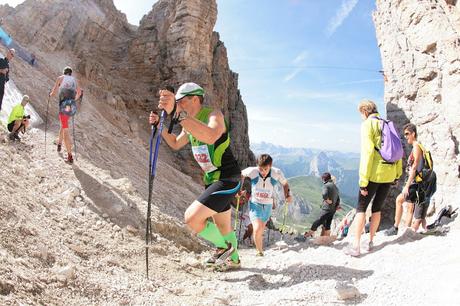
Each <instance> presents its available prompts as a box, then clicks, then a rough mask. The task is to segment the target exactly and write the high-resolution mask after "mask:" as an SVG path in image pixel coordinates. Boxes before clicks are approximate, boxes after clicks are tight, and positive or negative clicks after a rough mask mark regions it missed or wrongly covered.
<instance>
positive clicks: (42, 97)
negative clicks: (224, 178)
mask: <svg viewBox="0 0 460 306" xmlns="http://www.w3.org/2000/svg"><path fill="white" fill-rule="evenodd" d="M412 3H413V2H409V1H397V2H394V1H391V2H390V1H378V5H379V10H378V11H377V13H376V22H377V24H378V20H381V21H382V22H389V23H390V24H389V25H385V26H382V27H381V28H380V27H378V31H379V33H381V32H382V29H383V28H387V27H391V22H396V21H397V20H398V19H397V18H393V17H384V16H391V15H386V14H390V13H392V12H396V14H399V13H401V14H402V12H406V10H407V7H410V4H412ZM417 3H420V7H413V8H412V10H416V11H417V10H419V9H420V10H422V11H421V12H420V15H421V16H422V17H423V16H425V15H426V16H431V14H435V16H434V15H433V16H434V17H433V20H435V17H436V16H437V17H436V18H438V17H439V18H441V17H442V16H449V22H450V23H452V24H455V20H456V19H455V16H456V15H455V14H457V13H456V7H454V6H447V5H445V4H444V2H442V3H439V1H438V2H435V1H417ZM390 4H391V5H390ZM404 4H406V8H404ZM428 4H430V5H431V6H433V7H434V8H432V9H430V10H424V9H426V8H427V7H428V6H427V5H428ZM431 6H430V7H431ZM441 9H442V10H444V11H445V12H449V13H445V15H442V14H438V15H436V12H441ZM447 10H450V11H447ZM75 12H78V13H75ZM417 12H418V11H417ZM405 14H406V13H405ZM402 15H404V14H402ZM0 16H2V17H3V26H4V27H5V29H7V30H8V31H9V32H10V33H11V34H12V36H13V37H14V38H15V39H16V40H17V41H18V43H19V44H20V45H22V46H25V47H27V48H28V50H29V51H31V52H33V53H34V54H36V57H37V66H35V67H31V66H30V65H29V64H27V63H25V62H23V61H21V60H20V59H18V58H15V59H14V61H13V63H12V73H11V78H12V80H13V81H15V82H16V85H14V84H13V81H12V82H10V83H9V84H8V85H7V95H8V97H7V99H10V100H11V101H13V100H14V102H15V103H17V102H19V99H20V97H21V95H22V94H28V95H30V96H31V97H32V105H33V106H34V107H35V109H36V110H37V112H38V114H39V115H40V116H41V117H42V118H45V116H46V109H47V102H48V100H47V93H48V91H49V88H50V87H51V86H52V84H53V81H54V79H55V77H56V76H57V75H58V74H59V72H60V71H61V69H62V68H63V66H65V65H67V64H70V65H71V66H73V67H74V68H75V71H76V74H77V76H78V77H79V78H80V79H81V81H82V85H83V88H84V89H85V96H84V100H83V104H82V107H81V109H80V112H79V113H78V115H77V117H76V132H77V133H76V135H77V140H78V141H77V144H78V148H79V151H78V154H77V160H76V163H75V164H74V165H73V166H69V165H67V164H65V163H64V162H63V157H62V155H60V154H57V152H56V151H55V147H54V146H53V145H52V144H51V143H52V140H53V138H55V137H56V132H57V122H56V120H55V118H56V115H57V110H56V107H55V104H56V102H55V101H54V100H51V101H50V112H49V119H50V121H51V125H50V127H49V128H48V131H47V132H48V138H47V142H46V143H45V142H44V139H45V137H44V136H45V135H44V130H43V125H41V126H38V127H37V128H35V129H33V130H31V131H30V132H29V133H28V134H26V135H25V136H24V137H23V140H22V142H21V143H17V142H16V143H10V142H8V141H6V140H4V139H6V135H7V133H6V131H5V129H4V128H3V127H2V126H0V203H1V205H0V305H261V304H263V305H267V304H268V305H279V304H284V305H311V304H321V305H337V304H338V303H362V304H367V305H376V304H385V305H402V304H443V305H445V304H453V303H455V302H456V301H458V299H459V298H460V296H459V292H460V287H459V285H458V281H457V278H458V275H457V274H458V262H459V255H458V252H452V250H453V249H455V248H456V247H457V246H458V244H459V243H460V228H459V223H458V221H456V222H455V223H451V224H449V225H448V226H450V232H449V233H448V234H447V235H445V236H441V237H436V236H425V235H420V234H416V233H413V232H410V231H407V232H405V231H404V229H401V233H400V235H399V236H397V237H390V238H388V237H384V236H383V235H381V234H379V235H378V236H377V239H376V243H375V250H374V252H371V253H365V254H363V255H362V256H361V258H349V257H347V256H345V255H344V254H343V252H342V248H343V247H344V246H345V245H346V243H348V241H347V240H346V241H336V242H333V243H332V244H331V245H330V247H329V246H322V245H321V244H327V243H325V242H324V241H321V240H313V241H307V242H303V243H297V242H295V241H294V240H293V239H292V238H293V237H290V236H289V235H283V236H284V238H285V240H286V242H277V241H275V240H279V239H280V238H281V236H280V235H279V234H277V235H274V234H272V235H271V241H270V247H269V248H268V250H267V251H266V256H265V257H262V258H260V257H256V256H255V252H254V249H253V248H246V247H245V246H243V247H242V250H241V258H242V264H243V265H242V268H241V269H240V270H238V271H231V272H228V273H216V272H212V271H208V270H205V269H203V267H202V266H201V262H202V261H203V260H204V259H205V258H206V256H207V255H209V248H207V246H206V245H204V244H203V243H202V242H200V240H198V239H197V238H195V237H193V236H191V235H190V234H189V233H188V231H187V230H186V229H185V228H184V227H183V226H182V224H181V220H182V216H183V211H184V209H185V207H187V205H188V204H189V203H190V202H191V201H192V200H193V199H194V198H195V197H196V195H197V194H198V193H199V192H200V190H201V189H202V187H201V185H200V184H198V183H196V182H195V181H193V180H191V179H190V177H189V176H187V175H186V174H184V173H183V172H187V173H190V174H192V175H193V176H195V177H196V176H197V174H198V172H197V171H196V168H193V167H192V166H191V164H189V163H188V162H186V161H185V159H184V158H185V157H186V154H188V153H186V151H182V152H179V153H177V154H176V155H172V154H170V153H171V152H170V151H169V150H168V149H167V148H165V147H163V148H162V152H161V154H160V159H159V164H158V167H159V168H158V174H157V177H156V179H155V188H154V200H153V205H154V206H153V214H152V217H153V219H152V223H153V232H154V243H153V244H152V245H151V246H150V247H149V249H150V266H149V267H150V279H149V280H147V279H146V278H145V255H144V254H145V253H144V252H145V245H144V242H143V238H144V234H145V233H144V232H143V228H144V226H145V211H146V201H145V199H146V192H147V190H146V189H147V188H146V178H145V174H146V173H147V169H146V161H147V148H146V144H147V137H148V131H149V129H148V127H147V126H146V124H145V122H146V114H147V111H148V110H150V109H153V108H154V107H155V104H156V102H155V100H156V97H155V92H156V91H157V90H158V89H159V88H161V87H162V86H164V85H165V84H173V85H178V84H179V83H180V82H182V81H185V80H188V79H190V78H193V79H194V80H195V81H197V82H200V83H202V84H203V86H205V88H206V89H207V90H208V93H209V95H208V97H207V103H211V104H213V103H216V104H213V105H216V106H219V107H222V108H223V110H224V112H225V114H226V116H227V118H228V119H229V122H230V124H231V128H232V132H234V135H236V136H235V138H237V140H238V141H237V143H236V148H235V152H237V156H238V157H239V160H240V163H241V164H242V165H246V164H248V163H249V162H250V161H252V159H253V156H252V154H251V152H250V151H249V150H248V143H247V141H248V139H247V117H246V111H245V107H244V104H243V103H242V101H241V97H240V94H239V92H238V89H237V76H236V75H235V74H234V73H233V72H231V71H230V70H229V69H228V63H227V61H226V57H225V53H226V52H225V47H224V45H223V43H222V42H220V41H219V40H218V35H217V33H213V32H212V28H213V24H214V22H215V19H216V18H217V17H216V16H217V8H216V4H215V1H211V0H201V1H199V0H170V1H165V0H160V1H158V2H157V4H156V5H155V6H154V8H153V9H152V11H151V12H150V13H148V14H147V15H146V17H145V18H144V19H143V20H142V22H141V25H140V27H139V28H135V27H132V26H130V25H129V24H128V23H127V22H126V18H125V17H124V16H123V14H121V13H119V12H118V11H117V10H116V9H115V7H114V5H113V3H112V1H111V0H72V1H68V0H66V1H64V0H53V1H51V0H28V1H26V2H25V3H24V4H22V5H20V6H18V7H17V8H15V9H13V8H10V7H8V6H0ZM379 16H380V17H381V18H382V19H379V18H380V17H379ZM398 16H399V15H398ZM440 16H441V17H440ZM412 17H413V16H412ZM412 17H411V16H408V17H407V18H409V19H410V18H412ZM423 18H424V17H423ZM423 18H421V19H423ZM388 19H392V20H391V22H390V21H388ZM24 20H27V22H24ZM436 20H437V19H436ZM428 24H430V25H433V24H435V25H439V23H438V22H430V23H428ZM392 29H393V30H396V29H395V28H392ZM411 29H412V28H411ZM422 30H423V28H422V29H418V31H422ZM379 35H380V34H379ZM405 35H406V34H404V35H403V38H404V37H405ZM430 35H431V34H430ZM424 36H429V35H424ZM436 39H439V40H442V39H443V36H442V35H438V36H436ZM382 41H383V40H382ZM385 41H388V42H389V40H385ZM385 46H386V44H382V50H387V52H389V54H393V53H392V52H393V51H394V52H396V51H397V50H399V51H398V52H401V54H400V53H396V55H395V58H390V57H386V56H384V67H385V70H386V71H390V70H391V69H390V68H389V66H388V65H393V63H397V58H396V56H400V57H401V58H404V55H403V54H402V51H400V49H397V48H396V47H394V48H390V47H388V48H386V47H385ZM438 46H443V48H444V49H442V50H441V49H436V50H435V52H434V53H435V54H438V53H439V54H438V55H439V56H441V55H440V54H441V53H442V54H443V55H442V56H445V54H444V52H453V51H454V49H455V48H453V47H452V48H451V49H449V46H450V44H447V43H446V44H445V45H444V44H441V43H439V45H438ZM439 48H440V47H439ZM410 49H411V52H415V51H413V50H412V47H411V48H410ZM395 50H396V51H395ZM443 50H444V51H443ZM449 50H450V51H449ZM382 52H383V51H382ZM407 52H408V51H407ZM197 55H199V56H198V58H197ZM438 55H436V56H438ZM446 65H447V64H446ZM152 67H153V69H152ZM404 67H405V66H404ZM427 67H428V66H427ZM430 67H431V66H430ZM450 67H451V66H450V64H449V65H447V66H446V67H444V68H450ZM399 68H401V67H399ZM414 71H418V70H410V71H409V72H408V74H409V75H412V74H413V73H415V72H414ZM442 73H443V75H444V73H447V75H449V73H448V72H446V70H443V72H442ZM395 75H398V76H400V78H403V79H404V81H406V82H407V84H412V83H411V82H413V81H414V79H413V78H412V77H408V76H407V75H406V73H404V72H399V70H397V69H396V70H395ZM439 75H441V74H439ZM447 75H446V76H445V77H446V79H447V80H451V81H452V82H453V78H454V76H455V73H453V74H452V79H451V77H449V76H447ZM391 78H392V75H391V74H390V73H388V79H389V81H388V82H393V83H391V84H392V85H391V86H387V89H386V90H387V92H386V94H387V95H386V99H390V98H391V94H392V93H395V95H396V92H400V93H405V92H406V90H407V89H406V87H405V86H406V85H407V84H402V83H400V82H401V81H392V79H391ZM406 78H407V79H406ZM430 82H431V81H429V80H424V81H423V82H422V81H420V83H417V84H415V85H417V86H422V85H424V84H425V85H426V84H430ZM449 82H450V81H449ZM449 82H448V83H447V84H449ZM433 84H434V83H433ZM443 84H444V82H443ZM415 85H414V86H415ZM16 86H17V88H18V89H19V91H15V88H16ZM427 86H428V85H427ZM414 88H415V87H414ZM416 88H419V87H416ZM420 88H423V87H420ZM450 90H452V92H453V91H454V90H455V89H454V88H450ZM417 92H418V91H417ZM423 92H425V91H422V92H420V93H419V94H420V97H424V95H422V93H423ZM441 92H442V94H443V95H447V96H449V95H450V93H451V91H449V88H444V87H442V90H441ZM418 96H419V95H418V94H417V97H418ZM397 97H398V99H400V96H397ZM403 97H405V96H404V95H403ZM402 99H404V98H402ZM394 100H395V99H394V98H393V100H392V103H389V104H388V105H389V107H396V106H394V104H395V103H396V101H394ZM216 101H218V102H219V103H217V102H216ZM388 101H389V100H388ZM415 101H417V102H415ZM443 101H445V102H443ZM449 101H450V102H449ZM452 101H454V100H446V99H444V98H443V99H442V100H441V104H439V105H437V104H436V107H434V108H433V109H432V111H433V112H434V113H436V114H438V115H437V116H438V117H441V119H442V120H441V119H437V118H438V117H436V116H435V117H436V118H435V119H434V120H433V122H437V123H436V124H437V125H436V126H430V124H431V123H426V128H425V129H424V128H423V127H422V132H421V137H422V140H423V141H424V142H428V140H427V139H432V141H435V140H436V141H437V142H439V143H438V144H437V145H438V146H439V150H435V149H434V147H436V146H434V144H433V146H434V147H433V148H432V151H433V154H434V156H435V158H436V160H437V161H436V165H437V167H439V168H436V169H437V171H438V173H439V174H440V177H442V178H441V184H440V192H439V195H440V197H439V201H442V202H443V203H447V202H448V201H447V197H446V195H447V194H448V192H451V193H452V195H455V193H457V194H458V190H457V188H458V187H456V185H455V184H457V185H458V182H457V183H455V182H453V181H451V180H450V179H455V175H456V174H455V173H453V174H452V172H451V171H450V170H451V169H453V166H452V165H451V164H450V161H449V160H451V161H452V162H453V161H456V162H457V164H458V148H457V149H455V146H454V147H452V146H450V144H451V142H452V140H453V139H457V137H458V136H455V135H457V134H456V133H458V124H457V125H456V123H455V122H457V121H456V120H458V116H457V117H452V118H451V115H452V114H455V112H456V111H457V109H456V108H455V107H453V108H452V105H451V104H449V103H454V102H452ZM398 103H399V102H398ZM410 103H413V104H414V105H415V104H416V103H419V102H418V100H414V102H410ZM443 103H446V104H443ZM431 104H432V103H431V102H429V103H428V102H426V101H424V100H420V103H419V104H417V106H418V107H420V108H421V109H422V110H423V109H425V107H427V108H430V107H431V106H430V105H431ZM392 105H393V106H392ZM407 105H408V104H406V103H403V102H401V103H400V104H398V105H397V107H400V108H401V109H404V110H405V111H406V113H407V114H413V115H411V116H413V119H412V117H411V120H422V119H421V117H420V118H418V117H417V116H418V112H417V113H415V108H410V107H408V106H407ZM420 105H422V106H420ZM454 106H455V105H454ZM413 107H414V106H413ZM430 109H431V108H430ZM389 114H390V116H393V118H396V119H398V117H397V116H396V115H398V114H401V112H400V111H399V112H398V111H397V110H396V108H395V111H394V112H389ZM416 115H417V116H416ZM420 116H421V115H420ZM417 118H418V119H417ZM37 123H39V121H38V122H37ZM398 123H400V124H402V123H403V121H398ZM420 123H422V122H421V121H420V122H419V121H417V124H420ZM422 126H423V125H422ZM449 128H451V132H452V133H451V134H443V132H446V131H448V130H449ZM423 129H424V130H423ZM429 133H432V134H429ZM426 135H433V136H432V137H433V138H426V139H425V138H423V137H426ZM446 135H447V136H448V135H454V136H455V137H454V138H452V137H447V136H446ZM454 143H455V142H454ZM45 148H46V154H45ZM436 148H437V147H436ZM456 150H457V151H456ZM443 152H444V153H445V154H446V155H443V154H444V153H443ZM452 152H453V153H452ZM456 152H457V153H456ZM438 154H440V155H439V156H438ZM452 154H453V155H452ZM452 156H454V157H455V158H457V159H453V158H452ZM177 162H178V164H176V163H177ZM454 170H455V169H454ZM443 171H444V172H443ZM455 198H457V196H456V197H455ZM437 200H438V198H437ZM452 204H454V205H455V204H456V203H452ZM430 221H432V218H431V219H430V220H429V222H430ZM446 230H447V228H446ZM326 242H327V241H326ZM441 254H442V255H441ZM414 258H416V259H417V260H414ZM433 279H435V281H434V280H433ZM408 288H409V289H408Z"/></svg>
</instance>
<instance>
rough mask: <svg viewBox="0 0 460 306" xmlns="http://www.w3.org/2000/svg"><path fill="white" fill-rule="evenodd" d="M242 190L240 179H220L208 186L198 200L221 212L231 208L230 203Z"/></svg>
mask: <svg viewBox="0 0 460 306" xmlns="http://www.w3.org/2000/svg"><path fill="white" fill-rule="evenodd" d="M239 190H240V181H239V180H238V181H235V180H225V179H223V180H220V181H217V182H215V183H212V184H211V185H208V186H206V190H205V191H204V192H203V193H202V194H201V195H200V196H199V197H198V199H197V201H198V202H200V203H201V204H203V205H204V206H206V207H208V208H210V209H212V210H214V211H215V212H218V213H221V212H224V211H227V210H229V209H230V203H231V202H232V199H233V198H234V197H235V195H236V194H237V193H238V191H239Z"/></svg>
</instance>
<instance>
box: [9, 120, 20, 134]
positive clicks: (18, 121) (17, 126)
mask: <svg viewBox="0 0 460 306" xmlns="http://www.w3.org/2000/svg"><path fill="white" fill-rule="evenodd" d="M21 122H22V120H16V121H14V126H13V130H12V131H11V133H16V132H19V131H18V130H19V127H20V126H21Z"/></svg>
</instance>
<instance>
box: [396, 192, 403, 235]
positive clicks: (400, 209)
mask: <svg viewBox="0 0 460 306" xmlns="http://www.w3.org/2000/svg"><path fill="white" fill-rule="evenodd" d="M403 203H404V196H403V194H402V193H401V194H399V195H398V197H397V198H396V203H395V204H396V207H395V208H396V209H395V224H394V226H395V227H399V222H401V217H402V212H403Z"/></svg>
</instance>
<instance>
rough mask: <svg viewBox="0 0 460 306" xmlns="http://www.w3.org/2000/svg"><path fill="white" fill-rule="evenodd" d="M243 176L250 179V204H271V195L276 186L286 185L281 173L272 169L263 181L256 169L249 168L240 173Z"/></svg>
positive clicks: (276, 169)
mask: <svg viewBox="0 0 460 306" xmlns="http://www.w3.org/2000/svg"><path fill="white" fill-rule="evenodd" d="M241 174H242V175H243V176H246V177H249V178H250V179H251V199H250V200H251V202H253V203H258V204H270V205H272V204H273V193H274V189H275V188H274V187H275V185H276V184H279V183H281V184H282V185H285V184H286V183H287V180H286V178H285V177H284V174H283V172H281V170H280V169H278V168H275V167H272V168H271V170H270V173H269V174H268V175H267V177H266V178H265V179H264V178H262V176H261V175H260V172H259V168H258V167H249V168H246V169H244V170H243V171H241Z"/></svg>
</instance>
